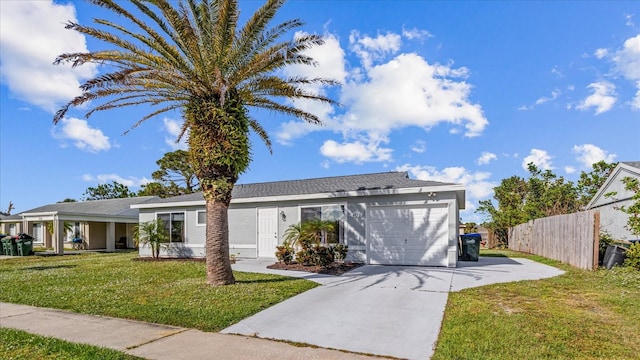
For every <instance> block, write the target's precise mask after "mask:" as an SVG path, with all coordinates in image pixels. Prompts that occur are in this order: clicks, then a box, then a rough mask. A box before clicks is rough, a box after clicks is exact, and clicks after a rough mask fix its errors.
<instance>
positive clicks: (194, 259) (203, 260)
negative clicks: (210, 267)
mask: <svg viewBox="0 0 640 360" xmlns="http://www.w3.org/2000/svg"><path fill="white" fill-rule="evenodd" d="M131 260H132V261H196V262H205V261H207V259H205V258H185V257H181V258H180V257H161V258H154V257H151V256H148V257H146V256H145V257H136V258H133V259H131Z"/></svg>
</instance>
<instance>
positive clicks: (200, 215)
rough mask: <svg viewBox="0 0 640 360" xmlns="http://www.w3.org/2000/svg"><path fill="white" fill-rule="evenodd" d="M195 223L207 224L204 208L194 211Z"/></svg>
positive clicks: (199, 224)
mask: <svg viewBox="0 0 640 360" xmlns="http://www.w3.org/2000/svg"><path fill="white" fill-rule="evenodd" d="M196 225H198V226H205V225H207V212H206V211H204V210H199V211H196Z"/></svg>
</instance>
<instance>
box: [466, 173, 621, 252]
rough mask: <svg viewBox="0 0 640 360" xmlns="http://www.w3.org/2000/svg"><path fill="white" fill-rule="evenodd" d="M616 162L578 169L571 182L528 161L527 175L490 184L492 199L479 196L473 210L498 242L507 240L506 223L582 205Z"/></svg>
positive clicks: (600, 184) (581, 207) (568, 209)
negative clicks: (494, 184) (576, 175)
mask: <svg viewBox="0 0 640 360" xmlns="http://www.w3.org/2000/svg"><path fill="white" fill-rule="evenodd" d="M617 165H618V163H607V162H605V161H599V162H597V163H594V164H593V165H592V171H590V172H584V171H583V172H582V173H581V174H580V178H579V179H578V180H577V181H576V183H573V182H571V181H567V180H566V179H565V178H564V177H562V176H558V175H556V174H554V173H553V171H551V170H541V169H538V167H537V166H535V165H534V164H532V163H529V164H528V171H529V178H528V179H525V178H522V177H519V176H511V177H509V178H506V179H503V180H502V181H501V182H500V185H498V186H496V187H494V188H493V190H494V195H493V199H494V200H495V203H494V201H493V200H491V199H487V200H481V201H480V202H479V206H478V208H477V209H476V212H477V213H481V214H484V215H485V216H487V219H488V220H487V221H486V222H485V223H484V224H483V225H484V226H485V227H486V228H487V229H490V230H492V231H493V232H494V234H495V235H496V237H497V240H498V243H501V244H504V245H506V244H507V241H508V237H507V234H508V230H509V228H510V227H513V226H516V225H519V224H522V223H526V222H527V221H530V220H534V219H539V218H543V217H547V216H554V215H562V214H569V213H573V212H576V211H581V210H584V209H585V208H586V206H587V205H588V204H589V201H591V199H592V198H593V196H594V195H595V194H596V193H597V192H598V189H600V187H601V186H602V185H603V184H604V182H605V181H606V179H607V177H608V176H609V174H610V173H611V171H612V170H613V169H614V168H615V167H616V166H617Z"/></svg>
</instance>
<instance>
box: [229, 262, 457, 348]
mask: <svg viewBox="0 0 640 360" xmlns="http://www.w3.org/2000/svg"><path fill="white" fill-rule="evenodd" d="M452 276H453V269H447V268H442V269H438V268H424V267H410V266H372V265H368V266H362V267H360V268H358V269H356V270H354V271H351V272H349V273H347V274H344V275H343V276H341V277H339V278H336V280H334V281H332V282H328V283H326V284H325V285H324V286H320V287H317V288H314V289H312V290H309V291H307V292H305V293H302V294H300V295H298V296H295V297H293V298H291V299H289V300H287V301H284V302H282V303H280V304H277V305H275V306H273V307H271V308H269V309H267V310H265V311H262V312H260V313H258V314H256V315H254V316H252V317H250V318H248V319H245V320H243V321H241V322H239V323H238V324H236V325H234V326H231V327H229V328H227V329H225V330H223V332H224V333H235V334H243V335H254V336H258V337H261V338H267V339H279V340H287V341H294V342H302V343H308V344H313V345H317V346H321V347H325V348H332V349H342V350H348V351H353V352H361V353H367V354H376V355H391V356H395V357H399V358H407V359H427V358H429V357H430V356H431V354H432V352H433V350H432V346H433V344H434V343H435V341H436V340H437V338H438V333H439V331H440V324H441V323H442V317H443V314H444V308H445V305H446V302H447V293H448V291H449V287H450V285H451V280H452Z"/></svg>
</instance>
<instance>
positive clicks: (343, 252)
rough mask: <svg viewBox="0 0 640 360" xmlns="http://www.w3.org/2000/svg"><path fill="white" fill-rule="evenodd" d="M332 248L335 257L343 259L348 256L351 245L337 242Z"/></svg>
mask: <svg viewBox="0 0 640 360" xmlns="http://www.w3.org/2000/svg"><path fill="white" fill-rule="evenodd" d="M331 250H332V251H333V257H334V258H335V259H336V260H340V261H342V260H344V259H345V258H346V257H347V252H348V251H349V247H348V246H347V245H344V244H337V245H333V246H332V247H331Z"/></svg>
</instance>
